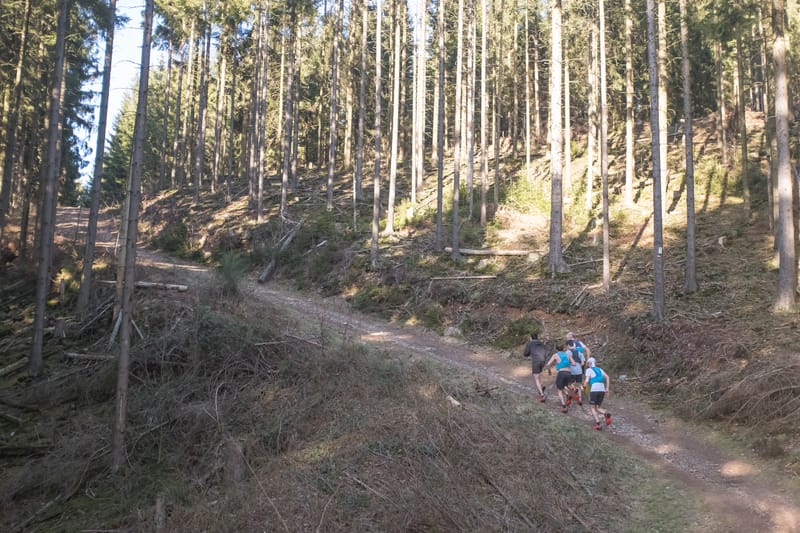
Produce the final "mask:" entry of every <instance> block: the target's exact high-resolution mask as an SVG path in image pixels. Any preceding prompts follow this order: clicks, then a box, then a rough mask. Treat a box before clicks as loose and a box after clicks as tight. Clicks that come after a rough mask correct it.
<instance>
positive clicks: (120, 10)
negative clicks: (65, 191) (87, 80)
mask: <svg viewBox="0 0 800 533" xmlns="http://www.w3.org/2000/svg"><path fill="white" fill-rule="evenodd" d="M143 10H144V2H143V1H142V0H117V16H118V17H119V16H125V17H128V19H129V20H128V22H126V23H125V25H124V26H122V27H117V28H116V29H115V30H114V52H113V56H112V63H111V87H110V92H109V99H108V123H107V126H106V140H108V138H109V136H110V135H111V133H112V131H111V126H112V125H113V123H114V119H115V118H116V116H117V114H118V113H119V110H120V108H121V106H122V101H123V99H124V98H125V95H126V94H128V93H129V92H130V91H131V88H132V87H133V84H134V83H135V82H136V80H137V74H138V71H139V65H140V64H141V59H142V12H143ZM97 57H98V61H99V63H100V69H101V70H102V66H103V59H104V57H105V47H104V44H103V43H101V49H100V50H99V51H98V54H97ZM157 61H158V58H157V56H153V57H152V58H151V63H150V64H151V68H152V67H155V66H157V65H158V62H157ZM102 81H103V80H102V74H101V77H99V78H98V79H97V80H95V82H94V83H92V84H91V85H90V86H89V89H90V90H92V91H93V92H94V93H95V94H96V96H95V99H94V101H93V105H94V111H95V118H94V121H93V129H92V131H91V132H84V137H83V138H84V139H87V141H86V142H87V145H88V147H89V151H88V152H87V153H86V154H85V155H84V159H85V161H86V162H87V163H88V165H86V167H85V168H84V169H83V171H82V172H81V182H82V183H86V182H87V181H90V180H91V177H92V174H93V173H94V158H95V150H96V148H97V125H98V124H99V122H100V90H101V89H102ZM106 150H108V142H106Z"/></svg>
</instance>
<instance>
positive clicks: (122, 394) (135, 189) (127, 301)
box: [111, 0, 153, 472]
mask: <svg viewBox="0 0 800 533" xmlns="http://www.w3.org/2000/svg"><path fill="white" fill-rule="evenodd" d="M152 28H153V0H145V11H144V30H143V32H142V33H143V38H142V61H141V69H140V73H139V99H138V103H137V105H136V120H135V124H134V130H133V142H132V146H131V151H132V157H131V170H130V177H129V178H128V202H127V206H128V216H127V217H125V218H126V220H127V223H128V231H127V232H126V235H127V238H126V241H125V248H126V252H125V268H124V276H123V290H122V302H121V305H120V311H121V313H122V322H121V327H120V349H119V358H118V359H117V396H116V402H115V406H116V413H115V417H114V431H113V434H112V445H111V457H112V460H111V469H112V471H113V472H119V471H120V470H121V469H122V467H123V466H124V465H125V459H126V454H125V426H126V418H127V410H128V369H129V366H130V347H131V323H132V320H133V319H132V315H133V287H134V285H135V283H136V237H137V224H138V222H139V204H140V202H141V196H142V191H141V182H142V163H143V160H144V140H145V122H146V119H147V92H148V86H149V81H150V80H149V76H150V75H149V72H150V42H151V38H152Z"/></svg>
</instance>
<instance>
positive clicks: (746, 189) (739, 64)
mask: <svg viewBox="0 0 800 533" xmlns="http://www.w3.org/2000/svg"><path fill="white" fill-rule="evenodd" d="M743 54H744V51H743V49H742V36H741V34H740V33H737V34H736V73H737V85H738V88H739V98H738V105H739V137H740V139H739V142H740V143H741V153H742V196H743V199H744V213H745V220H748V221H749V219H750V178H749V176H748V175H747V110H746V109H745V94H744V59H743V57H742V55H743Z"/></svg>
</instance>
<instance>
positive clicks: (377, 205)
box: [369, 0, 383, 268]
mask: <svg viewBox="0 0 800 533" xmlns="http://www.w3.org/2000/svg"><path fill="white" fill-rule="evenodd" d="M381 4H382V2H381V0H376V1H375V174H374V178H373V181H372V240H371V241H370V249H369V252H370V262H371V264H372V268H377V266H378V230H379V221H380V215H381V142H382V141H381V90H382V89H381V87H382V85H381V55H382V51H381V41H382V39H381V21H382V19H383V12H382V11H383V6H382V5H381Z"/></svg>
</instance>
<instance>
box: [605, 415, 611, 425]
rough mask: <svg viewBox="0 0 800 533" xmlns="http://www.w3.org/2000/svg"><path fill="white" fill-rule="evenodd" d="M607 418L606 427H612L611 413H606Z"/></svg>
mask: <svg viewBox="0 0 800 533" xmlns="http://www.w3.org/2000/svg"><path fill="white" fill-rule="evenodd" d="M605 416H606V425H607V426H610V425H611V413H606V415H605Z"/></svg>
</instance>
